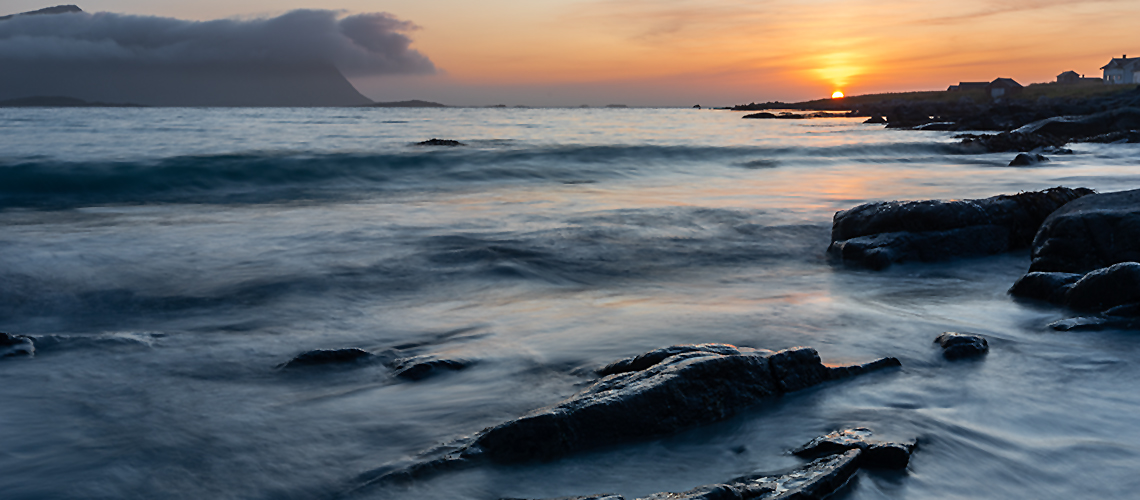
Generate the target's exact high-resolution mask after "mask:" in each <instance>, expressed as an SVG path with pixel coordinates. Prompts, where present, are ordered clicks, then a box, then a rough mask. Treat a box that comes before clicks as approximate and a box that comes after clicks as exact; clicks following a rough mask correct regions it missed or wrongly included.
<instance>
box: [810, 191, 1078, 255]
mask: <svg viewBox="0 0 1140 500" xmlns="http://www.w3.org/2000/svg"><path fill="white" fill-rule="evenodd" d="M1089 194H1092V190H1089V189H1085V188H1076V189H1070V188H1065V187H1056V188H1051V189H1047V190H1044V191H1033V192H1026V193H1018V194H1015V195H1000V196H994V197H991V198H985V199H980V200H959V201H941V200H926V201H910V202H899V201H889V202H879V203H868V204H865V205H860V206H857V207H855V208H852V209H849V210H843V211H840V212H837V213H836V214H835V217H834V219H833V221H832V226H831V227H832V229H831V245H830V247H829V248H828V253H829V254H830V255H831V256H832V257H833V258H836V259H838V260H840V261H841V262H844V263H849V264H854V265H859V266H863V267H868V268H871V269H883V268H885V267H887V266H889V265H890V264H891V263H895V262H907V261H921V262H931V261H939V260H947V259H951V258H959V257H976V256H982V255H992V254H997V253H1001V252H1004V251H1007V250H1011V249H1016V248H1023V247H1026V246H1028V245H1029V244H1030V242H1031V241H1033V238H1034V235H1035V234H1036V233H1037V231H1038V228H1039V227H1040V226H1041V224H1042V222H1043V221H1044V220H1046V218H1047V217H1048V216H1049V214H1051V213H1053V212H1054V211H1055V210H1057V209H1058V208H1060V207H1062V206H1064V205H1065V204H1067V203H1069V202H1071V201H1073V200H1075V199H1078V198H1081V197H1082V196H1087V195H1089Z"/></svg>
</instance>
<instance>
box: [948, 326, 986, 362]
mask: <svg viewBox="0 0 1140 500" xmlns="http://www.w3.org/2000/svg"><path fill="white" fill-rule="evenodd" d="M934 342H936V343H937V344H938V345H940V346H942V356H944V357H945V358H946V359H961V358H969V357H974V356H981V355H982V354H985V353H986V352H988V351H989V350H990V344H989V342H987V341H986V338H985V337H982V336H981V335H974V334H970V333H955V332H946V333H943V334H942V335H939V336H938V338H936V339H934Z"/></svg>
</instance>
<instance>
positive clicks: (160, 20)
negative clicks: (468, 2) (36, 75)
mask: <svg viewBox="0 0 1140 500" xmlns="http://www.w3.org/2000/svg"><path fill="white" fill-rule="evenodd" d="M417 29H419V28H418V27H417V26H416V25H415V24H413V23H411V22H409V21H403V20H400V19H397V18H396V17H394V16H392V15H391V14H387V13H370V14H357V15H351V16H344V15H343V14H342V13H340V12H336V11H329V10H295V11H292V12H288V13H286V14H283V15H280V16H277V17H272V18H257V19H242V20H239V19H222V20H216V21H186V20H181V19H173V18H164V17H147V16H132V15H123V14H112V13H102V12H101V13H96V14H87V13H73V14H58V15H37V16H16V17H14V18H12V19H8V20H3V21H0V66H3V65H4V64H5V63H9V64H20V65H22V66H26V65H28V64H34V65H36V66H45V65H56V66H60V65H64V66H66V65H97V66H104V67H107V66H114V67H128V68H131V67H163V66H175V67H194V66H203V67H218V66H229V67H262V68H273V67H299V66H314V65H324V66H327V65H330V64H331V65H332V66H335V67H336V68H337V69H339V70H340V71H341V72H343V73H344V74H346V75H348V76H368V75H393V74H432V73H435V72H436V68H435V65H434V64H432V62H431V60H429V59H428V58H427V57H426V56H424V55H423V54H421V53H419V52H418V51H416V50H414V49H412V48H410V46H411V43H412V40H411V38H410V37H409V33H411V32H412V31H415V30H417Z"/></svg>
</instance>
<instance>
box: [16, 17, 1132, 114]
mask: <svg viewBox="0 0 1140 500" xmlns="http://www.w3.org/2000/svg"><path fill="white" fill-rule="evenodd" d="M63 1H67V0H63ZM72 1H75V2H76V3H77V4H78V5H79V6H80V7H81V8H83V9H84V10H85V11H87V12H103V11H105V12H116V13H123V14H133V15H146V16H163V17H174V18H179V19H185V20H200V21H206V20H215V19H223V18H239V19H250V18H257V17H268V16H277V15H280V14H283V13H285V12H288V11H290V10H293V9H304V8H309V9H333V10H338V11H343V15H345V16H348V15H352V14H362V13H378V12H385V13H388V14H390V15H391V17H394V18H395V19H398V20H400V21H404V22H407V23H409V24H407V25H405V26H406V27H407V28H406V29H404V30H403V36H406V37H408V38H410V39H411V49H412V50H414V51H416V52H418V53H419V54H422V55H423V56H424V57H426V58H427V59H428V60H430V63H431V65H434V68H435V70H434V72H427V73H425V72H424V71H418V72H415V74H359V75H349V79H350V80H351V81H352V83H353V84H354V85H355V86H356V87H357V89H358V90H360V92H361V93H363V94H364V95H366V96H368V97H369V98H372V99H374V100H377V101H397V100H406V99H424V100H429V101H436V102H442V103H445V104H451V105H471V106H480V105H493V104H506V105H512V106H513V105H528V106H577V105H590V106H600V105H607V104H627V105H632V106H692V105H694V104H701V105H704V106H725V105H732V104H740V103H748V102H765V101H773V100H779V101H785V102H794V101H801V100H807V99H818V98H823V97H827V96H830V95H831V94H832V92H834V91H836V90H839V91H842V92H844V93H846V94H847V95H855V94H866V93H879V92H901V91H909V90H944V89H945V88H946V87H947V86H949V85H952V84H955V83H958V82H959V81H989V80H993V79H994V78H997V77H1009V78H1014V79H1015V80H1017V81H1019V82H1021V83H1023V84H1028V83H1034V82H1045V81H1052V80H1054V79H1055V77H1056V75H1057V74H1059V73H1061V72H1063V71H1066V70H1074V71H1077V72H1078V73H1082V74H1086V75H1089V76H1100V70H1099V68H1100V67H1101V66H1103V65H1104V64H1106V63H1107V62H1108V61H1109V59H1111V58H1112V57H1120V56H1121V55H1123V54H1129V53H1130V51H1131V53H1134V54H1135V55H1137V56H1140V36H1138V35H1137V29H1136V20H1137V19H1140V2H1137V1H1136V0H1104V1H1095V0H1093V1H1090V0H1080V1H1074V0H958V1H955V2H947V1H945V0H908V1H901V0H806V1H803V0H801V1H791V0H748V1H745V0H480V1H477V2H476V1H471V0H391V1H374V0H322V1H321V2H315V1H313V0H193V1H166V0H72ZM59 2H60V0H48V1H46V2H45V1H42V0H39V1H37V0H0V15H2V14H9V13H16V12H22V11H27V10H35V9H39V8H43V7H47V6H51V5H55V4H57V3H59ZM374 73H375V72H374Z"/></svg>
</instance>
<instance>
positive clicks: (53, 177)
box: [0, 143, 954, 208]
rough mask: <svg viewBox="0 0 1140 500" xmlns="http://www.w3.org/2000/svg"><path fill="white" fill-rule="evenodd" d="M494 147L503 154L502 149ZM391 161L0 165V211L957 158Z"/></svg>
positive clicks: (489, 156) (625, 150)
mask: <svg viewBox="0 0 1140 500" xmlns="http://www.w3.org/2000/svg"><path fill="white" fill-rule="evenodd" d="M496 145H498V144H497V143H496ZM498 146H499V147H492V148H480V147H479V145H478V144H475V145H474V147H471V148H462V149H460V148H455V149H449V150H431V151H425V150H423V149H421V148H411V149H412V151H398V152H393V153H330V154H285V153H244V154H223V155H205V156H176V157H169V158H161V159H155V160H136V161H126V160H102V161H84V162H74V161H61V160H56V159H48V158H42V157H40V158H31V157H29V158H23V159H18V160H7V161H5V160H0V207H45V208H50V207H59V206H62V207H68V206H76V205H82V204H103V203H147V202H182V203H258V202H278V201H288V200H298V199H323V198H330V197H332V198H338V199H344V198H345V197H349V198H351V197H352V196H353V194H364V193H367V192H375V191H384V190H409V189H410V190H418V189H447V188H449V187H450V186H456V185H458V186H467V185H471V184H472V183H503V182H558V183H564V184H581V183H592V182H598V181H599V180H605V179H614V178H623V177H632V176H644V175H653V174H654V173H658V172H669V171H688V170H689V168H690V167H691V166H692V165H693V164H710V163H711V164H719V165H723V166H724V167H728V168H736V169H739V168H741V167H744V168H746V169H756V168H774V167H777V166H782V165H784V161H783V160H784V159H788V158H792V159H794V158H796V157H807V158H811V157H817V158H818V157H825V158H835V157H852V158H868V157H870V158H876V159H877V160H879V161H891V159H892V158H898V157H900V156H904V155H914V154H932V153H934V154H948V153H953V152H954V149H953V148H952V147H951V145H947V144H939V143H916V144H885V145H862V144H857V145H843V146H829V147H823V148H764V147H704V146H701V147H696V146H654V145H602V146H583V145H554V146H536V147H522V148H517V147H507V148H504V147H501V145H498Z"/></svg>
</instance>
